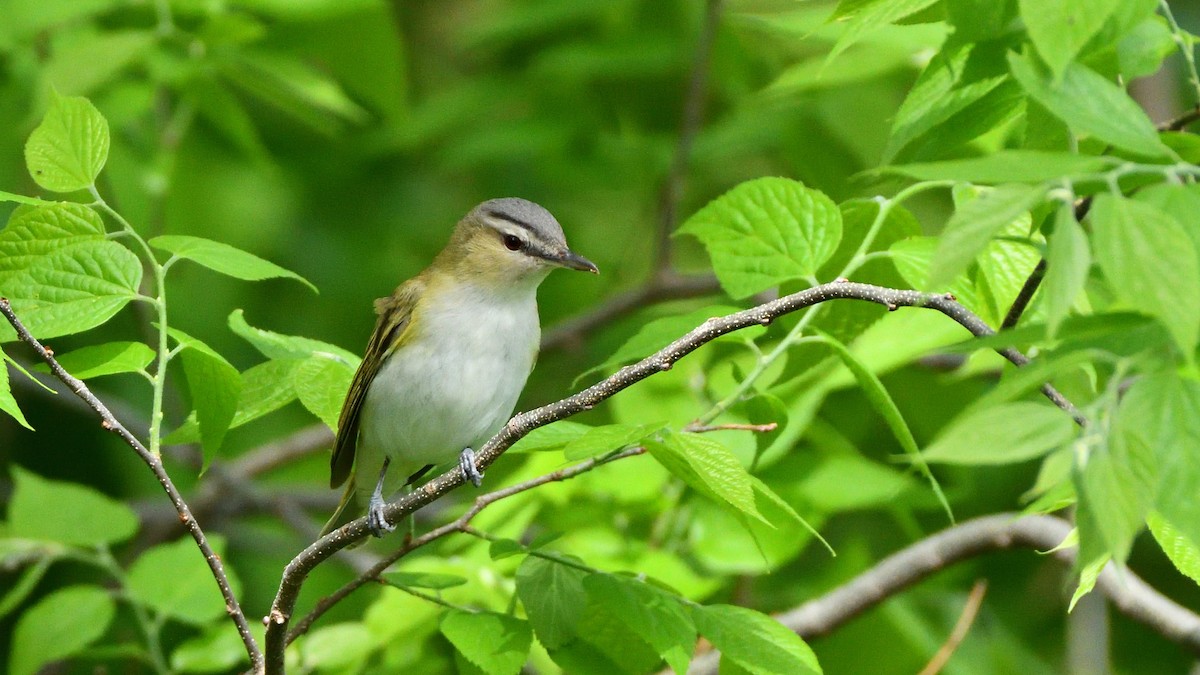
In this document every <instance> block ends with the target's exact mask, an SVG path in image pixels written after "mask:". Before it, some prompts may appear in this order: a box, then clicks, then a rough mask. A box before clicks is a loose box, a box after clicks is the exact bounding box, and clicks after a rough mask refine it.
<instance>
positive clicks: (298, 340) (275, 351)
mask: <svg viewBox="0 0 1200 675" xmlns="http://www.w3.org/2000/svg"><path fill="white" fill-rule="evenodd" d="M229 330H231V331H233V332H234V334H235V335H238V336H240V337H241V338H242V339H244V340H246V341H247V342H249V343H250V344H251V345H254V348H255V349H257V350H258V351H259V352H261V353H262V355H263V356H266V357H267V358H269V359H307V358H308V357H310V356H313V355H316V354H320V355H325V356H331V357H333V358H335V359H337V360H339V361H342V362H343V363H345V364H347V365H349V366H351V367H354V368H357V367H358V362H359V361H360V360H361V359H360V358H359V357H358V356H357V355H356V354H352V353H351V352H348V351H346V350H345V349H342V348H341V347H338V346H336V345H331V344H329V343H328V342H321V341H320V340H313V339H311V338H306V337H299V336H296V335H283V334H281V333H275V332H273V331H269V330H264V329H262V328H255V327H253V326H251V325H250V324H248V323H246V317H245V316H244V315H243V314H242V310H240V309H235V310H233V311H232V312H230V313H229Z"/></svg>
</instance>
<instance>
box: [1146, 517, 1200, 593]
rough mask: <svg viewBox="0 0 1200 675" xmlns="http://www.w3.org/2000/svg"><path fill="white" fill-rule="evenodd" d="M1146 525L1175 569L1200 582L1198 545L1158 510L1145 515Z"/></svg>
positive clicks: (1199, 547)
mask: <svg viewBox="0 0 1200 675" xmlns="http://www.w3.org/2000/svg"><path fill="white" fill-rule="evenodd" d="M1146 525H1148V526H1149V527H1150V533H1151V534H1153V535H1154V541H1156V542H1158V546H1159V548H1161V549H1162V550H1163V553H1165V554H1167V558H1168V559H1169V560H1170V561H1171V564H1172V565H1174V566H1175V569H1177V570H1179V571H1180V572H1181V573H1182V574H1183V575H1184V576H1186V577H1187V578H1189V579H1191V580H1192V581H1194V582H1196V583H1198V584H1200V545H1197V544H1196V542H1195V541H1193V540H1192V538H1191V537H1188V536H1186V535H1184V534H1183V532H1181V531H1180V530H1179V529H1177V528H1176V527H1175V526H1174V525H1172V524H1171V523H1170V521H1168V520H1167V519H1166V518H1164V517H1163V515H1162V514H1161V513H1159V512H1158V511H1151V512H1150V513H1149V514H1147V515H1146Z"/></svg>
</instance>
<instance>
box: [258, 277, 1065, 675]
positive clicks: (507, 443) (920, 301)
mask: <svg viewBox="0 0 1200 675" xmlns="http://www.w3.org/2000/svg"><path fill="white" fill-rule="evenodd" d="M839 299H853V300H863V301H867V302H874V303H877V304H880V305H884V306H885V307H887V308H888V309H891V310H894V309H897V308H899V307H923V308H927V309H932V310H936V311H939V312H941V313H942V314H945V315H946V316H948V317H949V318H951V319H953V320H954V321H956V322H958V323H959V324H960V325H962V326H963V327H965V328H966V329H967V330H969V331H970V332H971V333H972V334H974V335H976V336H980V337H982V336H988V335H993V334H994V333H995V331H993V330H992V329H991V328H990V327H989V326H988V325H987V324H986V323H984V322H983V320H981V319H980V318H979V317H978V316H976V315H975V314H973V313H972V312H971V311H970V310H968V309H967V308H966V307H963V306H962V305H961V304H959V303H958V302H956V301H955V300H954V298H953V296H950V295H946V294H940V295H939V294H933V293H921V292H919V291H911V290H899V289H893V288H884V287H881V286H873V285H870V284H860V283H853V282H849V281H845V280H839V281H836V282H833V283H829V284H823V285H820V286H814V287H812V288H809V289H806V290H803V291H800V292H798V293H793V294H791V295H787V296H784V297H782V298H779V299H777V300H773V301H771V302H767V303H765V304H762V305H758V306H757V307H753V308H751V309H747V310H743V311H740V312H735V313H733V314H729V315H727V316H724V317H714V318H712V319H709V320H708V321H705V322H704V323H703V324H701V325H700V326H699V327H697V328H695V329H694V330H692V331H691V332H689V333H688V334H687V335H684V336H683V337H681V338H679V339H678V340H675V341H674V342H672V343H671V344H669V345H667V346H666V347H664V348H662V349H661V350H659V351H658V352H657V353H655V354H653V355H651V356H648V357H646V358H645V359H642V360H641V361H639V362H638V363H635V364H633V365H630V366H626V367H624V368H622V369H621V370H619V371H617V372H616V373H615V374H613V375H612V376H610V377H608V378H606V379H604V380H602V381H601V382H599V383H597V384H594V385H592V386H591V387H588V388H587V389H584V390H583V391H580V392H578V393H576V394H574V395H572V396H568V397H567V398H564V399H562V400H561V401H558V402H556V403H551V404H549V405H545V406H542V407H540V408H537V409H535V410H531V411H529V412H523V413H520V414H517V415H516V416H514V417H513V418H512V419H511V420H509V421H508V423H507V424H506V425H504V427H503V428H502V429H501V430H500V431H499V432H498V433H497V434H496V435H495V436H493V437H492V439H491V440H489V441H488V442H487V443H485V444H484V445H483V447H482V448H480V449H479V450H478V451H477V454H476V462H477V463H478V465H479V467H480V468H481V469H486V468H487V467H488V466H490V465H491V464H492V462H494V461H496V459H497V458H498V457H499V456H500V455H501V454H503V453H504V451H505V450H507V449H508V448H509V447H511V446H512V444H513V443H515V442H516V441H517V440H518V439H520V438H521V437H523V436H525V435H526V434H528V433H529V432H530V431H532V430H534V429H536V428H538V427H541V426H545V425H547V424H550V423H551V422H555V421H557V420H560V419H564V418H566V417H569V416H571V415H574V414H576V413H579V412H582V411H584V410H590V409H591V408H593V407H595V406H596V405H597V404H599V403H601V402H603V401H604V400H606V399H608V398H610V397H612V396H613V395H615V394H616V393H617V392H619V391H621V390H622V389H625V388H626V387H629V386H631V385H633V384H635V383H637V382H640V381H641V380H644V379H646V378H647V377H650V376H651V375H653V374H655V373H658V372H662V371H665V370H670V369H671V367H672V366H673V365H674V364H675V363H676V362H677V361H679V360H680V359H682V358H683V357H684V356H686V355H688V354H689V353H691V352H692V351H695V350H696V349H698V348H699V347H701V346H702V345H704V344H706V343H708V342H710V341H712V340H714V339H716V338H718V337H720V336H722V335H725V334H727V333H731V332H733V331H736V330H739V329H742V328H746V327H748V326H754V325H767V324H770V323H771V322H772V321H774V320H775V319H777V318H779V317H780V316H783V315H785V314H789V313H791V312H795V311H797V310H800V309H803V308H805V307H811V306H812V305H815V304H818V303H821V302H826V301H829V300H839ZM997 352H999V353H1000V354H1001V355H1002V356H1004V357H1005V358H1007V359H1008V360H1009V361H1011V362H1012V363H1014V364H1016V365H1018V366H1022V365H1025V364H1026V363H1028V359H1027V358H1026V357H1025V356H1024V355H1023V354H1021V353H1020V352H1019V351H1017V350H1016V349H1011V348H1003V349H998V350H997ZM1042 392H1043V393H1044V394H1045V395H1046V397H1047V398H1049V399H1050V400H1051V401H1052V402H1054V403H1055V405H1057V406H1059V407H1060V408H1062V409H1063V410H1064V411H1066V412H1067V413H1068V414H1070V415H1071V416H1072V417H1073V418H1074V419H1076V421H1078V422H1080V423H1081V424H1082V423H1083V422H1085V421H1086V420H1085V419H1084V418H1083V416H1082V415H1081V414H1080V413H1079V411H1078V410H1076V409H1075V406H1074V405H1072V404H1071V402H1070V401H1068V400H1067V399H1066V398H1065V397H1063V396H1062V394H1060V393H1059V392H1058V391H1057V390H1055V389H1054V388H1053V387H1052V386H1050V385H1048V384H1047V385H1043V387H1042ZM462 482H463V478H462V473H461V472H460V471H458V470H457V469H454V470H450V471H447V472H446V473H444V474H442V475H441V476H438V477H436V478H434V479H433V480H431V481H429V482H428V483H426V484H425V485H423V486H421V487H420V488H417V489H416V490H414V491H413V492H411V493H409V494H407V495H405V496H404V497H402V498H400V499H398V500H396V501H394V502H391V503H389V504H388V505H387V506H386V507H385V509H384V515H385V516H386V517H387V519H388V520H389V521H391V522H397V521H398V520H400V519H401V518H403V517H404V516H406V515H408V514H410V513H412V512H414V511H416V510H417V509H419V508H421V507H423V506H425V505H426V504H429V503H431V502H433V501H434V500H436V499H439V498H441V497H442V496H444V495H445V494H447V493H448V492H450V491H451V490H453V489H455V488H457V487H458V486H459V485H461V484H462ZM368 534H369V532H368V528H367V519H366V518H365V517H363V518H359V519H357V520H354V521H351V522H350V523H348V524H346V525H344V526H342V527H341V528H339V529H337V530H335V531H333V532H331V533H329V534H328V535H326V536H325V537H322V538H321V539H319V540H317V541H315V542H313V543H312V544H311V545H309V546H308V547H307V548H306V549H304V550H303V551H301V552H300V553H299V554H298V555H297V556H296V557H295V558H293V559H292V561H291V562H289V563H288V565H287V566H286V568H285V569H284V573H283V577H282V579H281V580H280V585H279V591H278V593H277V594H276V596H275V601H274V603H272V606H271V613H270V615H269V616H267V617H266V618H265V619H264V621H265V622H266V624H267V637H266V659H267V661H266V664H267V670H268V672H272V673H276V672H281V671H282V668H283V650H284V647H285V646H286V645H287V640H286V636H287V626H288V622H289V621H290V619H291V615H292V612H293V610H294V609H295V606H296V600H297V598H298V597H299V594H300V589H301V587H302V586H303V584H304V581H305V579H306V578H307V577H308V574H309V573H310V572H311V571H312V570H313V568H315V567H316V566H317V565H319V564H320V563H321V562H323V561H324V560H326V559H328V558H329V557H330V556H332V555H333V554H334V553H336V552H338V551H339V550H341V549H342V548H345V547H346V546H347V545H349V544H351V543H353V542H355V541H358V540H359V539H362V538H364V537H366V536H368Z"/></svg>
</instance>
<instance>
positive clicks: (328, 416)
mask: <svg viewBox="0 0 1200 675" xmlns="http://www.w3.org/2000/svg"><path fill="white" fill-rule="evenodd" d="M352 379H354V369H353V368H352V367H351V366H349V365H348V364H346V363H343V362H341V361H337V360H334V359H330V358H326V357H324V356H316V355H314V356H312V357H310V358H308V359H305V360H304V361H302V362H301V363H300V365H299V367H297V368H296V370H295V372H294V373H293V374H292V387H293V388H294V389H295V391H296V395H297V396H299V397H300V402H301V403H303V404H304V407H305V408H307V409H308V411H309V412H311V413H312V414H314V415H316V416H317V419H319V420H321V421H322V422H324V423H325V426H327V427H329V428H330V429H334V430H336V429H337V425H338V416H339V415H341V413H342V402H343V401H345V400H346V392H347V391H349V389H350V381H351V380H352Z"/></svg>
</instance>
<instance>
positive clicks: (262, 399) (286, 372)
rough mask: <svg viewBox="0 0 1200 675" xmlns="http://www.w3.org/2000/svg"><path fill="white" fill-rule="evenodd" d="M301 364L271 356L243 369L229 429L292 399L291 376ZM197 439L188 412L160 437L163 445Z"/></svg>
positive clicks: (293, 393)
mask: <svg viewBox="0 0 1200 675" xmlns="http://www.w3.org/2000/svg"><path fill="white" fill-rule="evenodd" d="M301 363H303V362H302V361H299V360H297V359H273V360H271V361H265V362H263V363H260V364H258V365H256V366H252V367H250V368H247V369H246V370H245V371H243V372H242V374H241V380H242V390H241V393H239V394H238V406H237V412H235V413H234V414H233V421H232V422H230V423H229V428H230V429H236V428H238V427H240V426H242V425H243V424H246V423H248V422H253V421H254V420H256V419H258V418H260V417H262V416H263V415H266V414H268V413H272V412H275V411H276V410H279V409H280V408H282V407H283V406H285V405H287V404H288V403H291V402H292V401H294V400H296V388H295V386H293V384H292V378H293V376H294V373H295V372H296V369H297V368H298V367H299V365H300V364H301ZM199 440H200V427H199V425H198V424H197V423H196V416H195V415H190V416H188V418H187V420H185V421H184V423H183V424H181V425H179V428H177V429H175V430H174V431H172V432H171V433H170V434H168V435H167V436H166V437H165V438H163V444H164V445H179V444H182V443H196V442H198V441H199Z"/></svg>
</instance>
